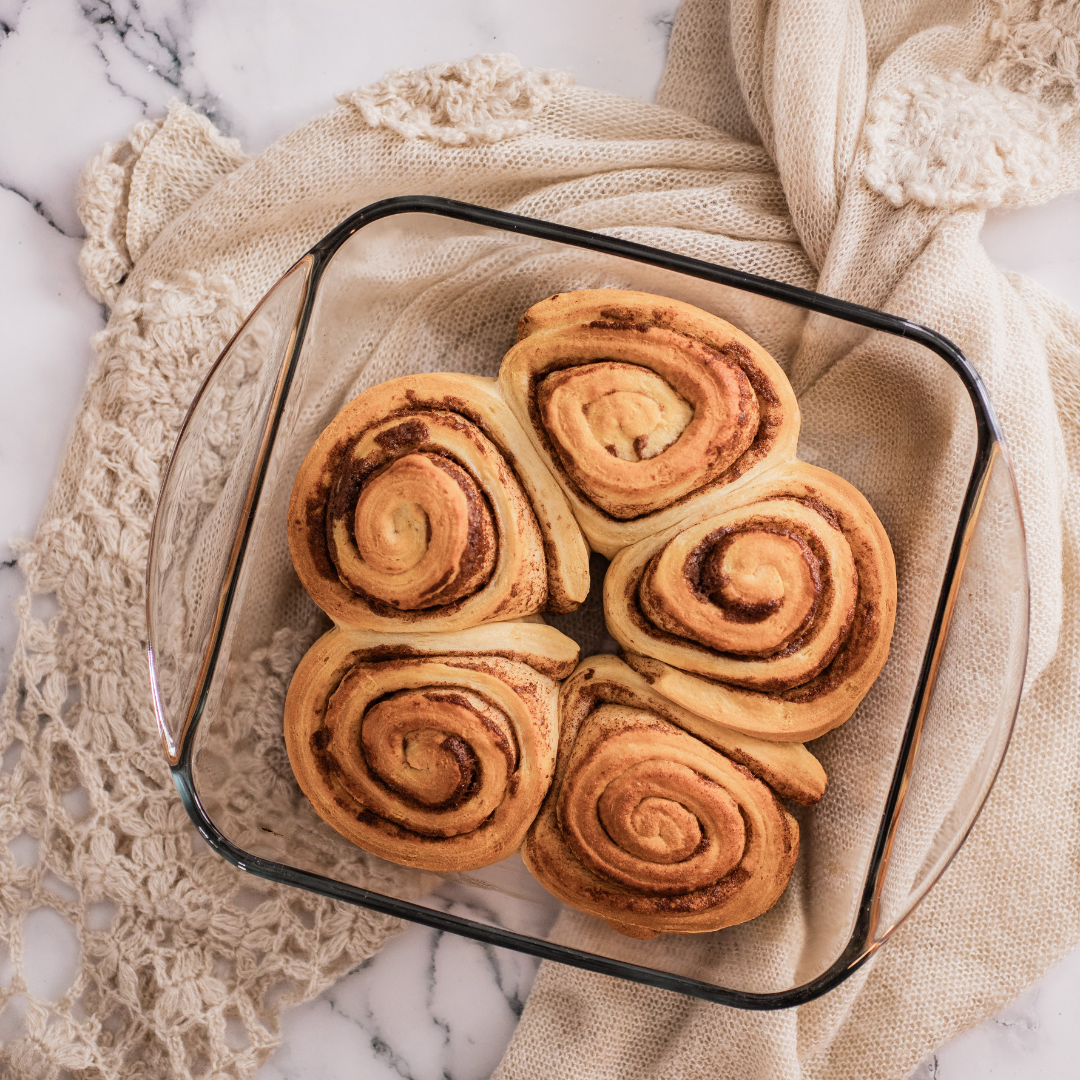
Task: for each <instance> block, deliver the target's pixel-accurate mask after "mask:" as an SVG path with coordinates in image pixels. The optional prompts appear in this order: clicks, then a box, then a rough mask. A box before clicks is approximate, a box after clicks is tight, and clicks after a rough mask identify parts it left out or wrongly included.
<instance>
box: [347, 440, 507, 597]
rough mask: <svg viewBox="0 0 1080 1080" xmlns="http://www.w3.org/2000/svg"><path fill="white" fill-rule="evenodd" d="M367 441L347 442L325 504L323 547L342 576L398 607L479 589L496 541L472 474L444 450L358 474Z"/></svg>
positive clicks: (489, 514) (491, 561) (361, 590)
mask: <svg viewBox="0 0 1080 1080" xmlns="http://www.w3.org/2000/svg"><path fill="white" fill-rule="evenodd" d="M400 428H406V429H411V433H412V434H414V437H415V436H419V437H420V438H426V437H427V434H428V432H427V428H426V427H423V428H421V426H420V425H418V424H417V423H416V422H415V421H406V422H405V423H404V424H401V425H399V429H400ZM390 430H391V434H394V433H395V432H394V429H390ZM421 431H422V432H423V435H420V432H421ZM377 439H378V436H376V441H377ZM369 441H370V440H361V442H360V443H358V444H357V447H356V448H355V449H354V450H353V454H352V466H351V468H350V469H345V470H343V471H342V475H341V477H340V478H339V480H338V483H337V485H336V486H335V488H334V492H333V496H332V498H331V499H330V501H329V504H328V508H327V526H328V528H327V533H328V540H329V550H330V553H331V556H332V558H333V560H334V563H335V566H336V568H337V572H338V576H339V577H340V579H341V581H342V582H343V583H344V584H345V585H347V586H348V587H349V588H350V589H351V590H353V591H354V592H357V593H359V594H361V595H364V596H369V597H374V598H375V599H377V600H379V601H381V602H382V603H384V604H389V605H390V606H391V607H393V608H397V609H398V610H399V611H418V610H422V609H425V608H432V607H438V606H441V605H445V604H448V603H452V602H453V601H455V600H458V599H461V598H462V597H465V596H469V595H471V594H472V593H474V592H475V591H477V590H478V589H479V588H481V587H482V586H483V585H484V584H485V583H486V582H487V581H488V580H489V579H490V577H491V575H492V572H493V571H494V568H495V562H496V559H497V556H498V549H499V545H498V542H497V535H496V528H495V522H494V520H493V517H492V511H491V507H490V505H489V504H488V501H487V499H486V498H485V496H484V493H483V492H482V491H481V489H480V487H479V485H478V484H477V483H476V481H475V480H474V479H473V477H472V475H471V474H470V473H469V471H468V470H467V469H466V468H464V467H463V466H462V465H460V464H459V463H458V462H456V461H454V460H453V459H451V458H450V457H447V456H445V455H444V454H438V453H433V452H430V451H417V452H413V453H406V454H404V455H403V456H401V457H398V458H396V459H393V460H391V461H390V462H388V463H387V464H383V465H379V466H377V467H375V468H374V469H373V470H372V471H371V472H370V474H369V475H367V476H364V475H363V471H364V469H365V468H371V466H370V464H369V463H368V461H369V460H370V459H367V460H366V459H365V458H364V457H363V456H362V452H363V451H365V450H368V449H369V447H368V445H367V444H368V442H369ZM357 489H358V490H359V494H358V495H356V494H354V492H355V491H356V490H357ZM353 500H355V504H354V503H353ZM350 511H351V512H350Z"/></svg>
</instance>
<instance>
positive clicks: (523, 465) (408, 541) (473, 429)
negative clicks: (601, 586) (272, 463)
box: [288, 373, 589, 632]
mask: <svg viewBox="0 0 1080 1080" xmlns="http://www.w3.org/2000/svg"><path fill="white" fill-rule="evenodd" d="M288 533H289V548H290V552H291V554H292V558H293V565H294V566H295V568H296V572H297V574H298V575H299V577H300V580H301V582H302V583H303V584H304V587H305V588H306V589H307V591H308V592H309V594H310V595H311V597H312V599H313V600H314V601H315V602H316V603H317V604H318V605H319V606H320V607H321V608H322V609H323V610H324V611H325V612H326V613H327V614H328V615H330V617H331V618H332V619H334V621H335V622H336V623H338V624H339V625H341V626H348V627H353V628H356V629H371V630H384V631H387V632H394V631H402V630H407V629H410V628H411V629H421V630H424V631H440V630H457V629H462V628H465V627H468V626H475V625H477V624H478V623H480V622H482V621H485V620H506V619H513V618H517V617H520V616H522V615H527V614H531V613H533V612H537V611H541V610H547V611H555V612H564V611H572V610H573V609H574V608H575V607H577V605H578V604H580V603H581V601H582V600H583V599H584V598H585V596H586V594H587V593H588V587H589V575H588V549H587V547H586V545H585V542H584V539H583V537H582V535H581V531H580V529H579V528H578V526H577V524H576V523H575V521H574V519H573V515H572V514H571V512H570V508H569V506H568V505H567V503H566V500H565V499H564V498H563V496H562V493H561V492H560V491H559V488H558V486H557V485H556V484H555V482H554V480H553V479H552V477H551V476H550V474H549V473H548V471H547V470H546V469H544V468H543V466H542V464H541V463H540V461H539V459H538V458H537V455H536V453H535V451H534V450H533V448H532V446H531V445H530V444H529V441H528V439H527V438H526V437H525V435H524V433H523V432H522V431H521V428H520V426H519V425H518V424H517V422H516V421H515V420H514V418H513V416H512V414H511V413H510V410H509V409H508V408H507V407H506V405H505V403H504V402H503V401H502V399H501V397H500V396H499V393H498V389H497V387H496V384H495V381H494V380H493V379H482V378H478V377H475V376H469V375H459V374H453V373H442V374H429V375H409V376H405V377H404V378H401V379H393V380H391V381H389V382H386V383H382V384H380V385H378V386H375V387H372V388H371V389H370V390H367V391H365V392H364V393H363V394H361V395H359V397H357V398H355V399H353V401H351V402H350V403H349V404H348V405H346V406H345V408H344V409H342V410H341V412H340V413H339V414H338V415H337V416H336V417H335V418H334V420H333V421H332V422H331V423H330V425H329V426H328V427H327V428H326V430H325V431H324V432H323V433H322V435H320V436H319V439H318V440H317V441H316V443H315V445H314V446H313V447H312V448H311V450H310V452H309V453H308V455H307V457H306V458H305V459H304V462H303V464H302V465H301V467H300V470H299V472H298V473H297V476H296V482H295V484H294V486H293V493H292V499H291V501H290V503H289V516H288Z"/></svg>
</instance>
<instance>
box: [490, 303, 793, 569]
mask: <svg viewBox="0 0 1080 1080" xmlns="http://www.w3.org/2000/svg"><path fill="white" fill-rule="evenodd" d="M518 339H519V340H518V343H517V344H516V345H515V346H514V347H513V348H512V349H511V350H510V351H509V352H508V353H507V354H506V356H505V357H504V359H503V363H502V368H501V370H500V373H499V385H500V386H501V387H502V390H503V393H504V395H505V396H506V399H507V400H508V401H509V402H510V405H511V407H512V408H513V410H514V413H515V415H516V416H517V418H518V420H519V421H520V423H521V424H522V426H523V427H524V428H525V430H526V431H527V432H528V433H529V435H530V436H531V437H532V439H533V440H534V442H535V444H536V446H537V449H538V450H539V451H540V452H541V454H542V455H543V456H544V458H545V460H546V461H547V462H548V464H549V465H550V467H551V468H552V469H553V470H554V471H555V473H556V475H557V476H558V478H559V481H560V483H561V484H562V487H563V490H564V491H565V492H566V495H567V498H568V499H569V500H570V502H571V505H572V506H573V508H574V513H575V515H576V516H577V519H578V521H579V522H580V523H581V527H582V529H584V531H585V535H586V536H587V537H588V539H589V543H590V544H591V545H592V546H593V548H594V549H595V550H597V551H599V552H600V553H601V554H603V555H606V556H608V557H609V558H610V557H611V556H612V555H614V554H615V552H616V551H618V550H619V549H621V548H623V547H625V546H626V545H628V544H632V543H634V542H636V541H638V540H641V539H642V538H643V537H646V536H649V535H651V534H653V533H654V532H656V531H658V530H660V529H663V528H666V527H668V526H669V525H672V524H673V523H674V522H676V521H678V520H679V519H680V518H682V517H685V516H686V515H687V514H688V513H690V512H691V505H692V504H693V503H695V502H696V501H697V500H698V499H700V498H701V497H702V496H705V495H707V494H709V493H710V492H715V491H719V490H722V489H724V488H726V487H728V486H730V485H731V484H734V483H736V482H741V481H744V480H745V479H746V478H747V477H749V476H751V475H754V474H756V473H758V472H760V471H761V470H762V469H765V468H768V467H769V466H770V465H772V464H774V463H776V462H782V461H786V460H788V459H790V458H792V457H793V456H794V454H795V446H796V443H797V441H798V436H799V409H798V405H797V404H796V402H795V396H794V394H793V393H792V391H791V387H790V385H789V384H788V381H787V378H786V376H785V375H784V373H783V371H781V369H780V367H779V366H778V365H777V363H776V361H775V360H773V358H772V357H771V356H769V354H768V353H767V352H766V351H765V350H764V349H763V348H762V347H761V346H760V345H758V343H757V342H756V341H754V340H753V339H752V338H750V337H748V336H747V335H746V334H744V333H742V332H741V331H740V330H738V329H736V328H735V327H734V326H732V325H731V324H730V323H727V322H725V321H724V320H723V319H720V318H717V317H716V316H715V315H710V314H709V313H708V312H705V311H702V310H701V309H699V308H695V307H692V306H691V305H690V304H684V303H681V302H680V301H677V300H670V299H667V298H665V297H661V296H652V295H650V294H649V293H640V292H630V291H624V290H620V289H586V290H582V291H580V292H570V293H560V294H556V295H555V296H551V297H548V299H546V300H542V301H541V302H540V303H538V304H534V305H533V306H532V307H531V308H529V310H528V311H527V312H526V313H525V314H524V315H523V316H522V318H521V322H520V324H519V328H518Z"/></svg>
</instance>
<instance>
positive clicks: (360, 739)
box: [285, 623, 578, 872]
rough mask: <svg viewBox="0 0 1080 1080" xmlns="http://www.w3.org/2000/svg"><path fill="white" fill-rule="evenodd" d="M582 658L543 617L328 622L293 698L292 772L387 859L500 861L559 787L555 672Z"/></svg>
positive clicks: (351, 833)
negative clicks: (388, 624) (421, 624)
mask: <svg viewBox="0 0 1080 1080" xmlns="http://www.w3.org/2000/svg"><path fill="white" fill-rule="evenodd" d="M577 655H578V649H577V646H576V645H575V644H574V643H573V641H571V640H570V639H569V638H567V637H565V636H564V635H562V634H560V633H559V632H558V631H557V630H555V629H554V628H553V627H550V626H545V625H543V624H540V623H499V624H488V625H486V626H480V627H475V628H473V629H471V630H465V631H457V632H455V633H449V634H408V635H405V634H379V633H372V632H367V631H356V630H341V629H337V628H335V629H333V630H330V631H329V632H328V633H326V634H325V635H323V637H321V638H320V639H319V640H318V641H317V642H315V644H314V645H313V646H312V647H311V649H310V650H309V651H308V653H307V654H306V655H305V656H304V658H303V660H302V661H301V662H300V665H299V667H298V668H297V670H296V673H295V674H294V676H293V680H292V683H291V684H290V687H289V693H288V696H287V698H286V702H285V742H286V746H287V747H288V752H289V760H290V762H291V764H292V768H293V773H294V774H295V776H296V779H297V782H298V783H299V784H300V787H301V789H302V790H303V792H304V794H305V795H306V796H307V797H308V799H309V801H310V802H311V804H312V806H314V808H315V810H316V811H317V812H318V814H319V815H320V817H322V818H323V819H324V820H325V821H326V822H327V823H328V824H329V825H331V826H333V828H335V829H336V830H337V831H338V832H339V833H341V834H342V835H343V836H344V837H346V838H347V839H348V840H351V841H352V842H353V843H354V844H357V845H358V846H359V847H362V848H364V850H366V851H370V852H372V853H373V854H375V855H378V856H380V857H381V858H384V859H388V860H390V861H391V862H396V863H401V864H404V865H406V866H413V867H418V868H420V869H423V870H434V871H444V872H446V871H454V870H474V869H477V868H479V867H481V866H488V865H490V864H491V863H494V862H498V861H499V860H500V859H505V858H507V857H508V856H509V855H512V854H513V853H514V852H515V851H517V849H518V847H519V846H520V844H521V841H522V838H523V837H524V835H525V831H526V829H528V827H529V825H530V823H531V822H532V821H533V819H534V817H535V816H536V812H537V810H538V809H539V807H540V803H541V801H542V800H543V798H544V795H545V793H546V792H547V790H548V786H549V784H550V782H551V778H552V774H553V772H554V767H555V754H556V746H557V740H558V713H557V702H558V682H557V680H558V679H561V678H565V676H566V675H567V674H569V672H570V671H572V670H573V667H574V664H575V663H576V662H577Z"/></svg>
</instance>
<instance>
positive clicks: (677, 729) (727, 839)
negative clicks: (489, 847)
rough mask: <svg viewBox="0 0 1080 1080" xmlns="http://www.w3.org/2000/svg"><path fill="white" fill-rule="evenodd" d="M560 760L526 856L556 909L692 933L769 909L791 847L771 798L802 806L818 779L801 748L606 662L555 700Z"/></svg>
mask: <svg viewBox="0 0 1080 1080" xmlns="http://www.w3.org/2000/svg"><path fill="white" fill-rule="evenodd" d="M559 711H560V723H561V732H560V737H559V760H558V765H557V768H556V773H555V780H554V782H553V783H552V787H551V791H550V792H549V794H548V796H547V798H546V799H545V801H544V805H543V807H542V809H541V811H540V814H539V815H538V817H537V819H536V821H535V823H534V824H533V827H532V828H531V829H530V830H529V835H528V837H527V839H526V841H525V845H524V846H523V848H522V857H523V858H524V859H525V863H526V865H527V866H528V867H529V869H530V870H531V871H532V873H533V874H534V875H535V876H536V878H537V879H538V880H539V881H540V882H541V884H543V885H544V887H545V888H546V889H548V891H549V892H552V893H553V894H554V895H555V896H557V897H558V898H559V899H560V900H562V901H563V902H564V903H567V904H570V905H572V906H574V907H577V908H580V909H581V910H582V911H586V912H588V913H590V914H592V915H597V916H599V917H600V918H602V919H605V920H606V921H607V922H608V923H609V924H610V925H611V926H612V927H614V928H615V929H616V930H618V931H619V932H620V933H623V934H626V935H628V936H630V937H637V938H648V937H653V936H655V935H656V934H658V933H664V932H667V933H681V934H691V933H701V932H704V931H710V930H719V929H722V928H723V927H725V926H732V925H734V924H735V923H740V922H745V921H747V920H748V919H753V918H755V917H756V916H758V915H760V914H762V912H764V911H767V910H768V909H769V908H770V907H771V906H772V905H773V904H774V903H775V902H776V901H777V899H778V898H779V897H780V894H781V893H782V892H783V891H784V889H785V887H786V886H787V883H788V880H789V879H790V877H791V873H792V869H793V867H794V865H795V860H796V857H797V855H798V851H799V830H798V825H797V824H796V822H795V819H794V818H793V817H792V816H791V814H790V813H788V811H787V810H786V809H785V808H784V806H783V804H782V803H781V802H780V801H779V798H778V797H777V796H778V795H779V796H783V797H785V798H790V799H794V800H796V801H798V802H801V803H804V804H807V805H809V804H811V803H814V802H816V801H817V800H818V799H820V798H821V795H822V793H823V792H824V789H825V773H824V771H823V770H822V768H821V765H820V763H819V762H818V761H817V759H816V758H814V756H813V755H812V754H811V753H810V752H809V751H808V750H807V749H806V747H804V746H801V745H798V744H782V743H775V742H763V741H761V740H759V739H755V738H752V737H749V736H746V735H744V734H741V733H740V732H738V731H735V730H732V729H730V728H727V727H725V726H723V724H724V723H725V722H726V720H727V717H726V716H720V717H718V718H716V719H715V720H710V719H706V718H704V717H702V716H698V715H695V714H694V713H691V712H690V711H688V710H687V709H684V708H682V707H680V706H679V705H677V704H676V703H674V702H671V701H668V700H666V699H665V698H664V697H663V696H662V695H661V694H659V693H657V692H656V691H655V690H654V689H653V688H652V687H650V686H649V684H648V683H647V682H646V680H645V679H644V678H642V677H641V676H640V675H638V674H637V673H636V672H635V671H633V670H632V669H630V668H629V667H628V666H627V665H626V664H624V663H623V662H622V661H620V660H618V659H616V658H615V657H613V656H593V657H590V658H588V659H587V660H584V661H582V663H581V664H580V665H579V666H578V669H577V671H576V672H575V673H574V674H573V675H572V676H571V678H570V679H569V680H568V681H567V682H566V683H565V684H564V686H563V689H562V693H561V698H560V707H559Z"/></svg>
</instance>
